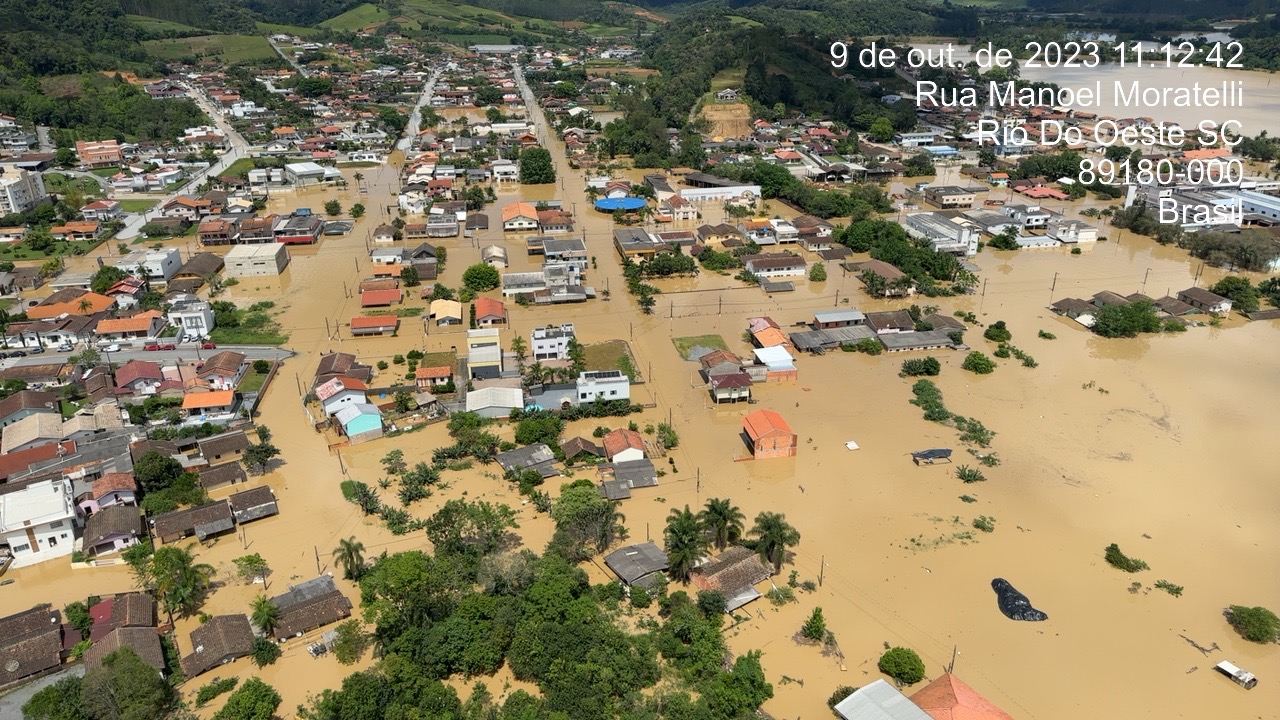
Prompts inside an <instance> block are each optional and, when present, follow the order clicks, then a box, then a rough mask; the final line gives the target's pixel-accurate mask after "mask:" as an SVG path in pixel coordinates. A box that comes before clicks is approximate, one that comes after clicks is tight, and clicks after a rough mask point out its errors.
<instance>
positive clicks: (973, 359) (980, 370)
mask: <svg viewBox="0 0 1280 720" xmlns="http://www.w3.org/2000/svg"><path fill="white" fill-rule="evenodd" d="M960 367H962V368H964V369H965V370H968V371H969V372H971V373H976V374H978V375H990V374H991V373H992V372H994V371H995V369H996V363H995V361H994V360H992V359H991V358H989V357H987V356H986V355H983V354H982V353H980V352H978V351H977V350H974V351H973V352H971V353H969V354H968V355H967V356H966V357H965V359H964V363H963V364H962V365H961V366H960Z"/></svg>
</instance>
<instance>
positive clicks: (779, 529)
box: [751, 512, 800, 574]
mask: <svg viewBox="0 0 1280 720" xmlns="http://www.w3.org/2000/svg"><path fill="white" fill-rule="evenodd" d="M751 535H752V536H753V537H755V539H756V540H755V546H756V552H758V553H760V557H761V558H762V559H764V560H766V561H768V562H771V563H773V572H774V574H777V573H779V572H782V561H783V560H784V559H785V558H786V556H787V548H789V547H794V546H795V545H798V544H800V531H799V530H796V529H795V528H793V527H791V525H790V524H789V523H788V522H787V518H786V516H785V515H783V514H782V513H774V512H762V513H760V514H759V515H757V516H756V524H755V526H754V527H752V528H751Z"/></svg>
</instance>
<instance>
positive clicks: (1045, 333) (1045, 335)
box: [1036, 330, 1058, 340]
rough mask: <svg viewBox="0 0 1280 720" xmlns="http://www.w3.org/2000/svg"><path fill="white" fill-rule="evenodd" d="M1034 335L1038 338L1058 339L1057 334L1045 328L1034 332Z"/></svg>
mask: <svg viewBox="0 0 1280 720" xmlns="http://www.w3.org/2000/svg"><path fill="white" fill-rule="evenodd" d="M1036 337H1038V338H1040V339H1041V340H1057V339H1058V336H1057V335H1054V334H1053V333H1051V332H1049V331H1047V330H1041V331H1040V332H1038V333H1036Z"/></svg>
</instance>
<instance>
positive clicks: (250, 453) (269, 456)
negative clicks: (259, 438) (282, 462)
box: [242, 442, 280, 473]
mask: <svg viewBox="0 0 1280 720" xmlns="http://www.w3.org/2000/svg"><path fill="white" fill-rule="evenodd" d="M279 454H280V448H278V447H276V446H275V445H272V444H271V443H269V442H260V443H258V444H257V445H250V446H249V447H248V448H246V449H245V451H244V455H243V456H242V458H243V459H244V464H245V465H247V466H249V468H251V469H252V468H257V470H258V472H259V473H264V472H266V471H267V467H268V466H270V465H271V461H272V460H273V459H275V458H276V456H278V455H279Z"/></svg>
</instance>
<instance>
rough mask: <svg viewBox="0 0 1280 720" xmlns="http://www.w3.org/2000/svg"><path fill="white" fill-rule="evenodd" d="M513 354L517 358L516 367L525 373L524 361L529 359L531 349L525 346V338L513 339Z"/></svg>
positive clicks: (516, 337) (517, 337)
mask: <svg viewBox="0 0 1280 720" xmlns="http://www.w3.org/2000/svg"><path fill="white" fill-rule="evenodd" d="M511 352H512V353H513V354H514V355H515V356H516V365H517V366H518V367H519V368H520V370H521V371H523V370H524V361H525V360H526V359H527V358H528V357H529V347H528V346H527V345H525V342H524V337H523V336H520V335H517V336H515V337H514V338H511Z"/></svg>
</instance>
